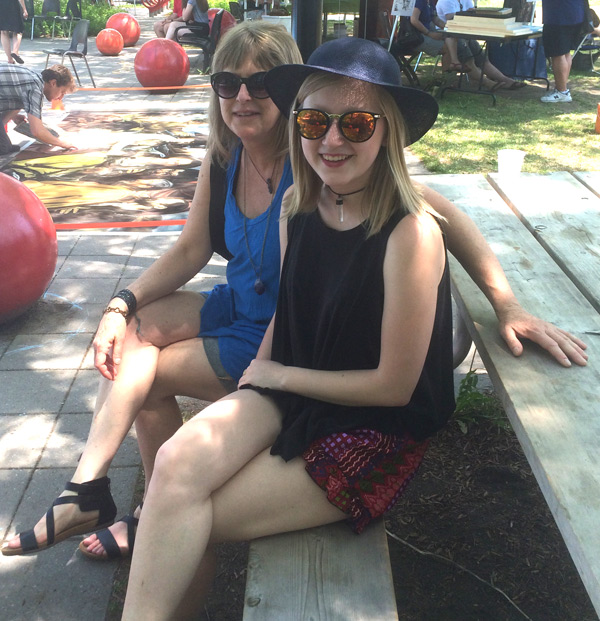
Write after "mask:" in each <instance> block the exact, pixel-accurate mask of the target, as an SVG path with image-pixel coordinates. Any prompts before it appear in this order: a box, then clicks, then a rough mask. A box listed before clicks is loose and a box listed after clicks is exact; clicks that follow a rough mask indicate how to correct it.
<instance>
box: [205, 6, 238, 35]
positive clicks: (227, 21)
mask: <svg viewBox="0 0 600 621" xmlns="http://www.w3.org/2000/svg"><path fill="white" fill-rule="evenodd" d="M220 10H221V9H208V25H209V26H210V27H211V28H212V23H213V19H214V18H215V15H216V14H217V13H218V12H219V11H220ZM236 24H237V22H236V21H235V17H234V16H233V15H232V14H231V13H230V12H229V11H224V13H223V18H222V19H221V36H223V35H224V34H225V33H226V32H227V31H228V30H229V29H230V28H233V27H234V26H235V25H236Z"/></svg>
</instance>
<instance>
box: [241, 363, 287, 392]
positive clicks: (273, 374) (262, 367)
mask: <svg viewBox="0 0 600 621" xmlns="http://www.w3.org/2000/svg"><path fill="white" fill-rule="evenodd" d="M285 368H286V367H285V366H284V365H283V364H280V363H279V362H273V361H272V360H256V359H255V360H253V361H252V362H251V363H250V366H249V367H248V368H247V369H246V370H245V371H244V373H243V374H242V377H241V378H240V381H239V382H238V388H241V387H242V386H244V385H246V384H252V386H256V387H257V388H272V389H274V390H283V372H284V370H285Z"/></svg>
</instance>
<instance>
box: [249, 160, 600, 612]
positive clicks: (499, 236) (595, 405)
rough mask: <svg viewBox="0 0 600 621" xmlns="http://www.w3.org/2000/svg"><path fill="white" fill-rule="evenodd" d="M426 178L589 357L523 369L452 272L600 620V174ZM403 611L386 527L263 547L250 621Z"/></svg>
mask: <svg viewBox="0 0 600 621" xmlns="http://www.w3.org/2000/svg"><path fill="white" fill-rule="evenodd" d="M414 178H415V180H416V181H419V182H420V183H423V184H425V185H428V186H430V187H431V188H433V189H435V190H437V191H438V192H440V193H441V194H443V195H444V196H446V197H447V198H449V199H450V200H451V201H453V202H454V203H455V204H456V205H457V206H458V207H460V208H461V209H463V210H464V211H465V212H466V213H468V214H469V215H470V216H471V218H473V220H474V221H475V222H476V224H477V225H478V226H479V228H480V229H481V231H482V232H483V234H484V235H485V237H486V238H487V240H488V242H489V243H490V245H491V246H492V248H493V250H494V252H495V253H496V255H497V256H498V258H499V260H500V263H501V264H502V266H503V268H504V270H505V272H506V275H507V277H508V279H509V281H510V283H511V285H512V287H513V290H514V292H515V294H516V295H517V297H518V298H519V300H520V301H521V303H522V304H523V306H524V307H525V308H526V309H528V310H529V311H530V312H532V313H534V314H536V315H538V316H540V317H543V318H544V319H547V320H549V321H552V322H553V323H556V324H558V325H559V326H561V327H563V328H565V329H566V330H568V331H570V332H571V333H573V334H575V335H577V336H579V337H580V338H581V339H582V340H584V341H586V342H587V343H588V346H589V347H588V352H589V356H590V360H589V364H588V366H586V367H572V368H564V367H562V366H560V365H559V364H558V363H557V362H555V361H554V360H553V359H551V358H550V356H549V355H548V354H547V353H546V352H543V351H541V350H540V349H539V348H538V347H537V346H534V345H532V344H529V345H527V344H525V351H524V353H523V355H522V356H521V357H520V358H515V357H514V356H513V355H512V354H511V353H510V352H509V351H508V349H507V347H506V345H505V343H504V341H503V340H502V338H501V336H500V333H499V331H498V322H497V319H496V316H495V314H494V311H493V309H492V307H491V306H490V304H489V302H488V301H487V299H486V298H485V296H484V295H483V294H482V293H481V291H480V290H479V289H478V288H477V287H476V285H475V284H474V283H473V282H472V281H471V279H470V278H469V276H468V275H467V274H466V272H464V270H463V269H462V268H461V267H460V265H459V264H458V263H457V262H456V261H455V260H454V259H451V264H452V265H451V272H452V280H453V295H454V297H455V300H456V302H457V305H458V306H459V309H460V312H461V315H462V317H463V319H464V321H465V323H466V326H467V328H468V330H469V333H470V335H471V337H472V338H473V340H474V341H475V344H476V346H477V349H478V351H479V354H480V355H481V358H482V359H483V362H484V364H485V367H486V369H487V371H488V373H489V376H490V378H491V380H492V382H493V384H494V388H495V390H496V392H497V394H498V395H499V397H500V398H501V399H502V402H503V404H504V408H505V410H506V413H507V415H508V418H509V420H510V422H511V424H512V426H513V427H514V429H515V433H516V435H517V437H518V439H519V441H520V443H521V446H522V447H523V452H524V454H525V455H526V457H527V459H528V460H529V464H530V465H531V469H532V471H533V473H534V475H535V477H536V479H537V482H538V484H539V486H540V488H541V490H542V492H543V494H544V497H545V499H546V501H547V503H548V505H549V507H550V510H551V511H552V514H553V516H554V518H555V520H556V522H557V524H558V527H559V529H560V531H561V534H562V536H563V538H564V540H565V543H566V545H567V548H568V549H569V552H570V554H571V556H572V558H573V560H574V563H575V566H576V567H577V570H578V571H579V574H580V576H581V578H582V581H583V583H584V585H585V587H586V589H587V592H588V594H589V596H590V599H591V601H592V604H593V605H594V607H595V608H596V611H598V612H599V613H600V399H599V398H598V397H599V392H600V390H599V387H600V362H599V361H600V312H599V309H600V291H599V288H600V238H599V232H600V173H576V174H573V175H572V174H570V173H562V172H561V173H553V174H550V175H533V174H521V175H517V176H513V177H500V176H498V175H489V176H488V177H487V178H486V177H484V176H483V175H422V176H416V177H414ZM465 459H467V460H468V456H466V457H465ZM415 485H418V482H416V483H415ZM527 519H528V516H527V515H524V516H523V520H527ZM517 526H518V525H517ZM560 587H561V585H555V588H560ZM395 607H396V602H395V594H394V588H393V582H392V576H391V567H390V563H389V558H388V551H387V542H386V535H385V530H384V523H383V521H382V520H378V521H377V522H375V523H374V524H372V525H371V526H370V527H369V529H367V530H366V531H365V533H363V534H362V535H361V536H360V537H356V536H355V535H353V534H352V533H351V532H350V530H349V529H348V528H347V527H346V526H345V525H344V524H333V525H330V526H323V527H320V528H316V529H309V530H306V531H298V532H294V533H285V534H282V535H276V536H274V537H266V538H263V539H258V540H255V541H253V542H252V543H251V547H250V557H249V563H248V578H247V584H246V598H245V607H244V621H251V620H252V621H253V620H254V619H260V620H261V621H271V620H272V621H292V620H294V619H308V618H311V619H314V620H315V621H321V620H325V619H327V620H328V621H349V620H350V619H356V620H357V621H359V620H362V619H369V620H373V621H375V620H381V621H384V620H385V621H391V620H392V619H397V618H398V617H397V615H396V610H395Z"/></svg>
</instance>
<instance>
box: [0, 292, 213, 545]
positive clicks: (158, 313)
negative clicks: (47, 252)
mask: <svg viewBox="0 0 600 621" xmlns="http://www.w3.org/2000/svg"><path fill="white" fill-rule="evenodd" d="M202 304H203V299H202V298H201V297H200V296H198V295H197V294H193V293H189V292H186V293H175V294H173V295H171V296H167V297H165V298H162V299H161V300H158V301H156V302H154V303H153V304H150V305H148V306H147V307H146V308H144V309H142V310H141V311H140V313H139V314H138V315H139V317H140V319H141V323H140V328H141V329H140V330H138V329H137V324H136V321H135V320H131V321H130V324H129V326H128V332H127V337H126V340H125V345H124V349H123V357H122V362H121V368H120V371H119V374H118V375H117V379H116V380H115V381H114V382H107V383H106V384H104V385H103V387H102V389H101V392H100V398H99V400H98V404H97V407H96V412H95V414H94V418H93V420H92V426H91V428H90V433H89V436H88V440H87V443H86V446H85V449H84V451H83V454H82V456H81V459H80V461H79V465H78V466H77V470H76V471H75V474H74V475H73V478H72V481H73V482H75V483H81V482H84V481H92V480H94V479H98V478H100V477H103V476H105V475H106V474H107V472H108V468H109V466H110V463H111V461H112V459H113V458H114V455H115V453H116V452H117V450H118V449H119V447H120V445H121V443H122V442H123V439H124V438H125V435H126V434H127V432H128V431H129V429H130V427H131V425H132V424H133V421H134V420H135V417H136V416H137V414H138V412H139V410H140V408H141V407H142V406H143V404H144V402H145V401H146V398H147V396H148V394H149V392H150V389H151V387H152V383H153V381H154V377H155V373H156V368H157V364H158V357H159V351H160V349H159V348H161V347H166V346H167V345H169V344H171V343H175V342H178V341H181V340H184V339H189V338H190V337H193V336H195V335H196V334H198V332H199V326H200V308H201V306H202ZM211 374H212V375H211V376H210V377H207V378H203V377H202V376H197V377H196V378H195V381H196V382H197V384H198V386H202V387H204V389H206V394H205V395H203V397H202V398H204V399H207V400H212V399H213V398H218V397H219V396H221V394H222V392H221V386H220V383H219V382H218V381H217V380H216V378H215V376H214V373H213V372H212V369H211ZM215 387H216V389H217V392H215ZM72 493H73V492H67V491H65V492H63V494H62V495H68V494H72ZM54 515H55V520H56V532H57V533H60V532H61V531H63V530H64V529H65V528H66V525H68V526H75V525H77V524H78V523H80V522H82V521H88V520H90V515H89V513H87V512H86V514H85V515H83V514H82V513H81V511H80V510H79V508H78V506H77V505H74V504H69V505H60V506H58V507H55V508H54ZM34 532H35V536H36V540H37V541H38V543H39V544H42V543H45V541H46V520H45V518H42V519H41V520H40V521H39V522H38V524H37V525H36V527H35V529H34ZM19 546H20V539H19V537H18V536H17V537H15V538H13V539H12V540H11V541H10V542H8V544H7V546H6V547H9V548H18V547H19Z"/></svg>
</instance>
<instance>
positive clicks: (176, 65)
mask: <svg viewBox="0 0 600 621" xmlns="http://www.w3.org/2000/svg"><path fill="white" fill-rule="evenodd" d="M133 68H134V70H135V75H136V76H137V79H138V80H139V81H140V84H141V85H142V86H182V85H183V84H185V81H186V80H187V78H188V75H189V73H190V59H189V58H188V55H187V54H186V53H185V50H184V49H183V48H182V47H181V45H179V43H175V41H170V40H168V39H151V40H150V41H146V43H144V45H142V47H141V48H140V50H139V52H138V53H137V54H136V55H135V60H134V61H133Z"/></svg>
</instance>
